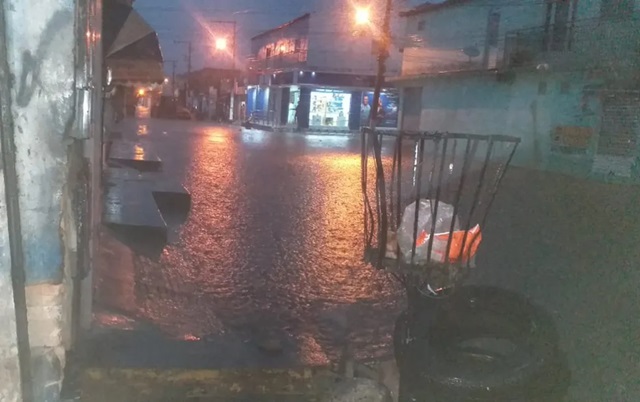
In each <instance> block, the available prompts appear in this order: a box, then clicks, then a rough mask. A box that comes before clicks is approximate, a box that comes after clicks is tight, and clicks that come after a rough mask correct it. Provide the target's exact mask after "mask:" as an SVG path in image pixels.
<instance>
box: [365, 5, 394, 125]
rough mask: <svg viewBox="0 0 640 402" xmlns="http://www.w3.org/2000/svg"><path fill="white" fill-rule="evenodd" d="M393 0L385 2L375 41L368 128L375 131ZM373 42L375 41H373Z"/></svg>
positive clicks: (387, 48) (388, 42) (389, 36)
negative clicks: (374, 67) (376, 65)
mask: <svg viewBox="0 0 640 402" xmlns="http://www.w3.org/2000/svg"><path fill="white" fill-rule="evenodd" d="M392 5H393V0H386V6H385V12H384V20H383V22H382V33H381V34H380V37H379V38H378V39H377V42H378V72H377V75H376V85H375V88H374V91H373V102H372V103H373V104H372V105H371V115H370V120H369V127H371V129H372V130H375V128H376V124H377V121H378V105H379V103H380V93H381V92H382V85H383V84H384V74H385V73H386V71H387V66H386V63H387V59H388V58H389V48H390V47H391V9H392ZM374 40H375V39H374Z"/></svg>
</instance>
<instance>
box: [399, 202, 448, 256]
mask: <svg viewBox="0 0 640 402" xmlns="http://www.w3.org/2000/svg"><path fill="white" fill-rule="evenodd" d="M434 209H435V202H433V201H431V200H427V199H421V200H420V202H419V206H418V230H417V233H416V238H415V239H414V232H413V229H414V227H413V226H414V222H415V217H416V215H415V214H416V203H415V202H414V203H412V204H410V205H409V206H407V207H406V208H405V210H404V213H403V215H402V221H401V222H400V226H399V227H398V234H397V239H398V246H399V247H400V253H401V256H402V258H403V259H404V260H405V261H406V262H411V251H412V247H413V244H414V242H415V245H416V253H415V257H414V259H413V263H414V264H423V263H426V262H427V261H429V260H430V261H431V262H445V254H446V251H447V242H448V237H449V236H448V235H449V231H450V230H451V219H452V218H453V206H451V205H449V204H445V203H444V202H439V203H438V211H437V213H435V211H434ZM434 215H435V217H436V226H435V237H434V239H433V246H432V249H431V259H429V258H428V254H429V238H430V237H431V234H430V232H431V226H432V222H433V216H434ZM459 229H460V225H459V222H458V218H457V217H456V220H455V223H454V225H453V231H454V232H455V231H457V230H459ZM443 235H444V236H443Z"/></svg>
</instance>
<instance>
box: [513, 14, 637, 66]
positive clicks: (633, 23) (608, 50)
mask: <svg viewBox="0 0 640 402" xmlns="http://www.w3.org/2000/svg"><path fill="white" fill-rule="evenodd" d="M638 40H640V19H639V18H638V15H634V14H632V15H628V16H626V17H625V18H618V19H615V20H602V19H589V20H581V21H576V22H575V23H573V24H572V23H568V24H550V25H548V26H541V27H536V28H530V29H523V30H518V31H512V32H509V33H507V35H506V40H505V45H504V46H505V48H504V58H503V67H506V68H514V67H528V66H537V65H541V64H547V65H550V66H553V67H554V68H560V69H585V68H598V67H600V68H602V67H625V66H627V67H633V66H637V65H638V46H637V43H638Z"/></svg>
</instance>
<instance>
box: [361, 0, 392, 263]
mask: <svg viewBox="0 0 640 402" xmlns="http://www.w3.org/2000/svg"><path fill="white" fill-rule="evenodd" d="M392 6H393V1H392V0H386V6H385V12H384V20H383V22H382V33H381V34H380V37H379V38H378V73H377V75H376V86H375V88H374V91H373V102H372V103H373V104H372V105H371V115H370V120H369V128H370V129H371V130H372V131H371V134H370V135H369V138H370V139H371V145H372V146H373V152H374V155H375V160H376V177H377V183H376V187H377V188H378V190H379V191H380V199H381V200H382V201H381V202H380V205H379V207H380V209H381V210H380V212H381V213H380V222H379V224H378V241H379V242H380V244H381V245H382V246H380V247H379V250H380V254H379V256H378V261H382V260H383V258H384V256H385V253H386V247H385V245H386V244H387V230H386V229H387V202H386V199H387V195H386V191H385V183H384V170H383V167H382V155H381V151H382V146H381V144H380V139H379V138H378V134H377V133H376V132H375V129H376V125H377V123H378V108H379V104H380V93H381V92H382V85H383V84H384V74H385V72H386V63H387V59H388V58H389V49H390V47H391V9H392ZM365 141H367V138H365ZM365 146H366V145H365Z"/></svg>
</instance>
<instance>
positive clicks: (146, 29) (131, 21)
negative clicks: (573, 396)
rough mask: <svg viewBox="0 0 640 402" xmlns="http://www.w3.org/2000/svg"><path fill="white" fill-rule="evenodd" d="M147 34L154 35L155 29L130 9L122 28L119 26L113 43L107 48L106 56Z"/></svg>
mask: <svg viewBox="0 0 640 402" xmlns="http://www.w3.org/2000/svg"><path fill="white" fill-rule="evenodd" d="M149 34H154V35H155V31H154V30H153V28H151V26H149V24H147V22H146V21H145V20H144V19H143V18H142V17H141V16H140V14H138V12H137V11H136V10H133V9H132V10H131V11H130V12H129V15H128V16H127V19H126V20H125V22H124V24H123V25H122V28H120V31H119V32H118V33H117V35H116V38H115V40H114V41H113V44H111V47H110V48H109V49H108V50H107V54H106V56H107V57H109V56H112V55H114V54H115V53H117V52H118V51H120V50H123V49H124V48H126V47H127V46H129V45H132V44H134V43H136V42H137V41H139V40H141V39H143V38H144V37H145V36H147V35H149Z"/></svg>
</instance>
